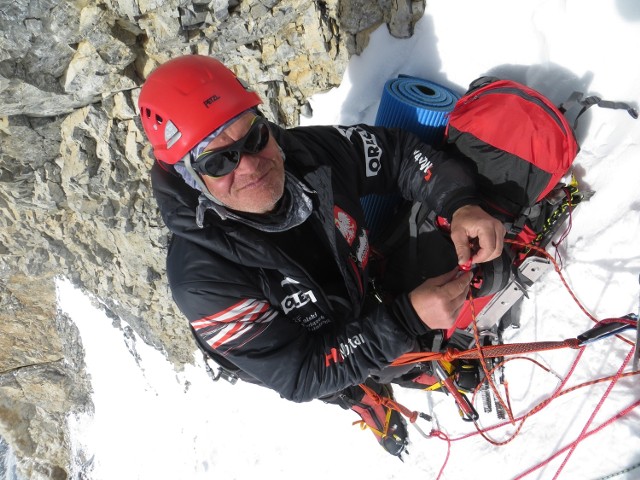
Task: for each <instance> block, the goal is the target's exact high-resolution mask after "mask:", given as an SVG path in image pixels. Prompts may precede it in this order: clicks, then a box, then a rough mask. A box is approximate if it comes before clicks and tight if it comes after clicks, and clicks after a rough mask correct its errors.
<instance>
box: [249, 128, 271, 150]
mask: <svg viewBox="0 0 640 480" xmlns="http://www.w3.org/2000/svg"><path fill="white" fill-rule="evenodd" d="M268 141H269V128H268V127H267V126H266V125H265V124H264V123H260V124H257V125H255V127H252V128H251V130H249V133H248V134H247V136H246V137H245V142H244V148H243V150H244V151H245V152H247V153H258V152H259V151H260V150H262V149H263V148H264V147H266V146H267V142H268Z"/></svg>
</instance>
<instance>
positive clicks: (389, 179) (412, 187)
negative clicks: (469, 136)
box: [296, 125, 479, 220]
mask: <svg viewBox="0 0 640 480" xmlns="http://www.w3.org/2000/svg"><path fill="white" fill-rule="evenodd" d="M305 128H307V129H308V130H304V129H305ZM311 129H316V130H315V131H314V130H311ZM322 129H323V131H322ZM319 131H322V133H321V134H320V135H316V133H317V132H319ZM296 134H297V135H299V136H301V137H306V138H305V139H304V140H303V141H304V142H306V143H307V144H311V143H313V142H317V143H316V144H315V145H314V146H313V147H312V148H313V149H314V150H316V151H322V152H323V155H318V156H319V157H324V158H325V159H326V161H327V162H328V163H330V165H331V168H332V169H333V170H334V172H336V173H335V174H334V175H333V178H334V179H335V178H343V179H345V181H348V182H350V183H351V185H357V187H358V189H359V196H361V197H362V196H364V195H367V194H372V193H377V194H382V193H390V192H393V191H398V190H399V191H400V192H401V194H402V196H403V197H404V198H406V199H407V200H412V201H418V202H422V203H425V204H426V205H427V206H428V207H429V208H430V209H431V210H433V211H435V212H436V213H437V214H438V215H440V216H443V217H445V218H447V219H449V220H450V219H451V216H452V215H453V213H454V212H455V211H456V210H457V209H458V208H459V207H461V206H463V205H468V204H477V203H479V200H478V198H477V193H476V174H475V172H474V169H473V166H472V165H471V164H470V163H469V162H468V160H466V159H465V158H464V157H462V156H461V155H460V154H458V153H457V152H455V151H454V150H452V149H447V150H440V149H436V148H434V147H432V146H431V145H428V144H426V143H424V142H422V141H421V140H420V139H419V138H418V137H417V136H416V135H414V134H413V133H411V132H408V131H404V130H400V129H387V128H382V127H372V126H368V125H355V126H350V127H342V126H336V127H302V128H300V129H298V131H297V132H296Z"/></svg>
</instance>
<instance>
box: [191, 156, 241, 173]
mask: <svg viewBox="0 0 640 480" xmlns="http://www.w3.org/2000/svg"><path fill="white" fill-rule="evenodd" d="M239 161H240V152H239V151H237V150H226V151H224V152H206V153H205V154H203V155H201V159H199V160H198V164H199V165H201V166H202V170H204V171H203V172H202V173H205V174H207V175H210V176H212V177H222V176H224V175H228V174H229V173H231V172H233V170H234V169H235V168H236V167H237V166H238V162H239Z"/></svg>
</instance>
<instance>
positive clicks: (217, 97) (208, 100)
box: [203, 95, 220, 108]
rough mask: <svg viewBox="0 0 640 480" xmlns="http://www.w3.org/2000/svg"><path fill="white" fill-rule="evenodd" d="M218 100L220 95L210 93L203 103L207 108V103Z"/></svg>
mask: <svg viewBox="0 0 640 480" xmlns="http://www.w3.org/2000/svg"><path fill="white" fill-rule="evenodd" d="M218 100H220V97H219V96H218V95H211V96H210V97H209V98H207V99H206V100H205V101H204V102H203V103H204V106H205V107H207V108H209V105H211V104H212V103H213V102H217V101H218Z"/></svg>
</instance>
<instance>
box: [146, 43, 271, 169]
mask: <svg viewBox="0 0 640 480" xmlns="http://www.w3.org/2000/svg"><path fill="white" fill-rule="evenodd" d="M260 103H262V100H261V99H260V97H259V96H258V95H257V94H256V93H255V92H252V91H250V90H247V88H245V86H244V85H243V84H242V83H241V82H240V80H238V78H237V77H236V76H235V74H234V73H233V72H232V71H231V70H229V69H228V68H227V67H225V66H224V65H223V64H222V63H221V62H219V61H218V60H216V59H214V58H211V57H205V56H202V55H185V56H182V57H178V58H175V59H173V60H169V61H168V62H166V63H164V64H162V65H160V66H159V67H158V68H156V69H155V70H154V71H153V72H151V74H150V75H149V77H148V78H147V80H146V82H145V83H144V85H143V86H142V90H141V92H140V98H139V99H138V107H139V109H140V118H141V120H142V126H143V127H144V131H145V133H146V134H147V138H148V139H149V141H150V142H151V145H152V146H153V153H154V155H155V157H156V159H158V160H162V161H163V162H166V163H169V164H175V163H176V162H178V161H179V160H180V159H181V158H183V157H184V156H185V155H186V154H187V153H188V152H189V151H190V150H191V149H192V148H193V147H195V146H196V145H197V144H198V142H200V141H201V140H202V139H203V138H205V137H206V136H207V135H209V134H210V133H211V132H213V131H214V130H216V129H217V128H219V127H221V126H222V125H224V124H225V123H226V122H228V121H229V120H231V119H232V118H234V117H235V116H237V115H239V114H240V113H242V112H244V111H245V110H247V109H249V108H252V107H255V106H257V105H259V104H260Z"/></svg>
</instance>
